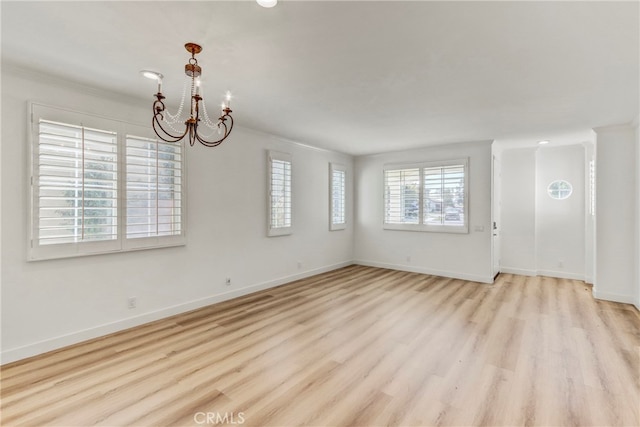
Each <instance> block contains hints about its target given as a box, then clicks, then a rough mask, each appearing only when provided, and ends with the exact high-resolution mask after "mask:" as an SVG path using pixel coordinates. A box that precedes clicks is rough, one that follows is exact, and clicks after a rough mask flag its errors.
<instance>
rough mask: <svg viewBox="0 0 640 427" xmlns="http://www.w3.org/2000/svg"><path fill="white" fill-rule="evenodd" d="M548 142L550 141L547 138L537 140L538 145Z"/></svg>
mask: <svg viewBox="0 0 640 427" xmlns="http://www.w3.org/2000/svg"><path fill="white" fill-rule="evenodd" d="M549 142H551V141H549V140H547V139H544V140H542V141H538V144H539V145H545V144H548V143H549Z"/></svg>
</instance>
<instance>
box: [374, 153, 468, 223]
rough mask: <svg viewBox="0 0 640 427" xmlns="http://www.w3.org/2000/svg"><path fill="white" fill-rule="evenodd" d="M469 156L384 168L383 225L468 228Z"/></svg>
mask: <svg viewBox="0 0 640 427" xmlns="http://www.w3.org/2000/svg"><path fill="white" fill-rule="evenodd" d="M467 169H468V159H461V160H453V161H446V162H430V163H420V164H412V165H387V166H385V169H384V228H386V229H391V230H414V231H440V232H452V233H466V232H468V229H469V227H468V203H467V193H468V173H467Z"/></svg>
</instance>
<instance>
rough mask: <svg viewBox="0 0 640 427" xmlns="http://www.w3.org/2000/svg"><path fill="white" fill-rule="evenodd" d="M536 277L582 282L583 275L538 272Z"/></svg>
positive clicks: (564, 272)
mask: <svg viewBox="0 0 640 427" xmlns="http://www.w3.org/2000/svg"><path fill="white" fill-rule="evenodd" d="M536 276H547V277H556V278H558V279H571V280H582V281H584V274H577V273H570V272H568V271H554V270H538V271H537V274H536Z"/></svg>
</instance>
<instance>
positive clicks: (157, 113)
mask: <svg viewBox="0 0 640 427" xmlns="http://www.w3.org/2000/svg"><path fill="white" fill-rule="evenodd" d="M156 96H157V97H158V99H157V100H156V101H154V103H153V118H152V120H151V126H152V127H153V130H154V131H155V133H156V135H157V136H158V138H160V139H161V140H163V141H165V142H178V141H180V140H181V139H182V138H184V136H185V135H186V134H187V132H188V131H189V128H188V127H187V128H186V129H185V131H184V133H183V134H182V135H173V134H172V133H170V132H168V131H167V130H166V129H165V128H164V127H163V126H162V122H161V120H163V119H164V116H163V114H162V113H163V112H164V110H165V106H164V103H163V102H162V99H163V98H164V97H163V96H162V94H160V93H158V94H157V95H156Z"/></svg>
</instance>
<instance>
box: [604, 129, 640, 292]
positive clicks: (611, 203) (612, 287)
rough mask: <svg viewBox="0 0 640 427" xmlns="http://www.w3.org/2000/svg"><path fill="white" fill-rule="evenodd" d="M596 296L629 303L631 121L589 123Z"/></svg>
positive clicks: (633, 217)
mask: <svg viewBox="0 0 640 427" xmlns="http://www.w3.org/2000/svg"><path fill="white" fill-rule="evenodd" d="M595 131H596V135H597V142H596V168H597V169H596V192H597V197H596V271H595V281H594V289H593V294H594V296H595V297H596V298H602V299H606V300H611V301H619V302H627V303H634V302H635V301H636V292H637V289H636V288H637V286H635V285H634V282H635V279H636V274H637V267H636V265H637V264H636V263H637V260H638V258H637V256H636V238H637V237H636V226H637V223H638V218H637V214H636V200H635V199H636V194H637V190H636V188H635V187H636V181H637V177H636V159H637V154H636V147H635V145H636V135H635V130H634V129H633V128H632V127H631V126H609V127H603V128H598V129H595Z"/></svg>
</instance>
